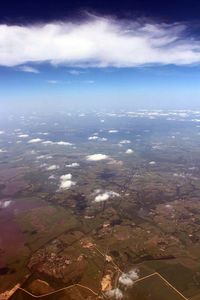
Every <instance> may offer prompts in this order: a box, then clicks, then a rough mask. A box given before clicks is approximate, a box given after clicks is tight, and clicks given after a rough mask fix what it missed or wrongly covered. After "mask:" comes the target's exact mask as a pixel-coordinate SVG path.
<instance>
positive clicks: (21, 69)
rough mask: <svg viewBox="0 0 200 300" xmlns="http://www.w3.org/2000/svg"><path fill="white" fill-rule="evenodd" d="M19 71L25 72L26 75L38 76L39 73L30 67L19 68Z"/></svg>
mask: <svg viewBox="0 0 200 300" xmlns="http://www.w3.org/2000/svg"><path fill="white" fill-rule="evenodd" d="M18 70H19V71H22V72H26V73H34V74H39V73H40V71H39V70H38V69H36V68H33V67H30V66H21V67H19V68H18Z"/></svg>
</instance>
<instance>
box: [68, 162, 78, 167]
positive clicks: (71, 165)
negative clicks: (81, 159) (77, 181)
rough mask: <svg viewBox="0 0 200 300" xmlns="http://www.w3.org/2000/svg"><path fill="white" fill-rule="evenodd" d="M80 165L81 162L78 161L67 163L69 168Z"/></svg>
mask: <svg viewBox="0 0 200 300" xmlns="http://www.w3.org/2000/svg"><path fill="white" fill-rule="evenodd" d="M79 166H80V165H79V163H76V162H74V163H71V164H69V165H66V167H68V168H76V167H79Z"/></svg>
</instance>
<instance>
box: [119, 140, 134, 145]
mask: <svg viewBox="0 0 200 300" xmlns="http://www.w3.org/2000/svg"><path fill="white" fill-rule="evenodd" d="M119 143H120V144H130V143H131V141H130V140H122V141H120V142H119Z"/></svg>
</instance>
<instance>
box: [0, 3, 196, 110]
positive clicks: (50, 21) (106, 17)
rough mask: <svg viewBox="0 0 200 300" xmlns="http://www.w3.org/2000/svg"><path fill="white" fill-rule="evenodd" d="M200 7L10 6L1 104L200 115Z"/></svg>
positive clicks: (5, 18) (4, 11)
mask: <svg viewBox="0 0 200 300" xmlns="http://www.w3.org/2000/svg"><path fill="white" fill-rule="evenodd" d="M199 83H200V2H199V1H197V0H196V1H195V0H190V1H186V0H185V1H179V0H174V1H169V0H168V1H165V3H161V1H155V0H152V1H150V0H148V1H147V0H140V1H139V0H137V1H133V0H132V1H128V0H124V1H113V0H110V1H104V0H102V1H95V0H93V1H64V0H63V1H61V0H57V1H50V0H49V1H44V0H40V1H33V0H29V1H28V0H26V1H25V0H24V1H22V0H21V1H16V0H12V1H3V3H2V4H1V10H0V103H1V108H2V110H8V109H9V110H10V109H13V110H14V111H15V110H16V109H22V108H24V107H28V106H29V107H30V108H31V109H34V107H39V108H40V107H44V108H45V107H46V108H50V107H52V108H53V107H54V106H58V105H60V107H62V106H63V105H65V106H66V107H68V108H80V109H82V108H86V109H87V108H89V107H91V108H93V107H94V108H105V109H106V108H115V107H116V108H120V109H123V108H133V109H134V108H136V109H144V108H147V109H148V108H149V109H156V108H157V109H162V108H163V109H200V84H199Z"/></svg>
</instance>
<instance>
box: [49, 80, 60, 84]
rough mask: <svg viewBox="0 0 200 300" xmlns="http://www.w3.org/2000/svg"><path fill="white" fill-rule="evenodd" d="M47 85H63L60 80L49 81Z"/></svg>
mask: <svg viewBox="0 0 200 300" xmlns="http://www.w3.org/2000/svg"><path fill="white" fill-rule="evenodd" d="M47 83H50V84H58V83H61V82H60V81H59V80H47Z"/></svg>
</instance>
